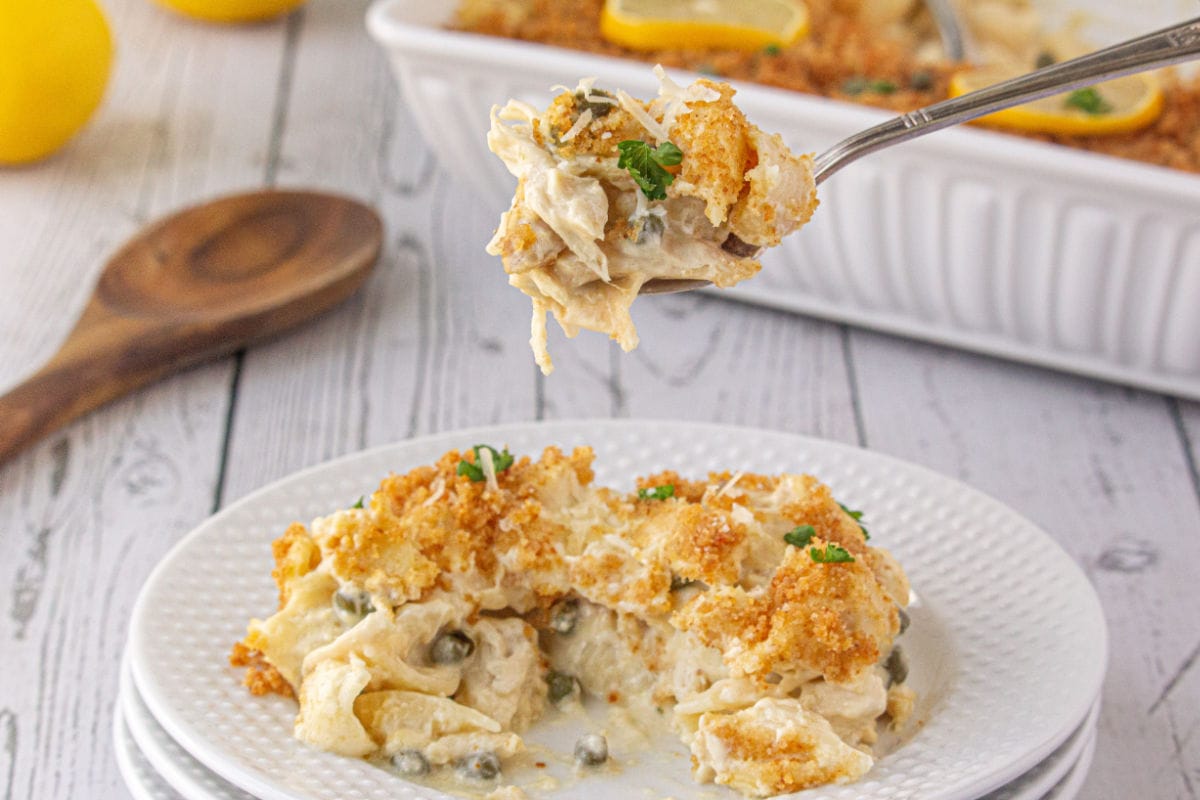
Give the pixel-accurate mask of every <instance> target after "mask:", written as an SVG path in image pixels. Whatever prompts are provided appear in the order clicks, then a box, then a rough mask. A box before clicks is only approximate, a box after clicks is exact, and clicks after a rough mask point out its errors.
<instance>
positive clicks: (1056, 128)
mask: <svg viewBox="0 0 1200 800" xmlns="http://www.w3.org/2000/svg"><path fill="white" fill-rule="evenodd" d="M1016 74H1017V73H1014V72H1011V71H1009V70H1004V69H1000V68H995V67H981V68H978V69H972V70H968V71H965V72H959V73H957V74H956V75H954V77H953V78H951V80H950V96H951V97H957V96H959V95H961V94H966V93H967V92H973V91H975V90H976V89H982V88H984V87H985V86H991V85H992V84H995V83H999V82H1000V81H1002V80H1007V79H1008V78H1011V77H1014V76H1015V75H1016ZM1162 106H1163V93H1162V87H1161V86H1159V82H1158V79H1157V78H1156V77H1155V76H1154V75H1153V74H1151V73H1143V74H1140V75H1127V76H1125V77H1124V78H1116V79H1114V80H1111V81H1105V82H1104V83H1098V84H1096V85H1095V86H1093V87H1089V88H1088V89H1081V90H1079V91H1076V92H1067V93H1066V94H1056V95H1052V96H1050V97H1044V98H1042V99H1041V100H1035V101H1034V102H1032V103H1026V104H1025V105H1023V106H1016V107H1015V108H1008V109H1005V110H1004V111H997V112H996V113H995V114H989V115H988V116H986V117H983V118H981V119H980V120H979V122H981V123H983V124H985V125H991V126H994V127H997V128H1007V129H1009V130H1018V131H1026V132H1028V133H1057V134H1063V135H1067V136H1105V135H1110V134H1116V133H1130V132H1132V131H1137V130H1141V129H1142V128H1145V127H1146V126H1147V125H1150V124H1151V123H1152V122H1154V120H1156V119H1158V115H1159V114H1160V113H1162Z"/></svg>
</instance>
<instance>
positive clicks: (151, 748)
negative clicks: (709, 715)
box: [116, 661, 1100, 800]
mask: <svg viewBox="0 0 1200 800" xmlns="http://www.w3.org/2000/svg"><path fill="white" fill-rule="evenodd" d="M1099 711H1100V701H1099V700H1097V701H1096V703H1095V704H1094V705H1093V706H1092V710H1091V711H1089V712H1088V715H1087V718H1086V719H1085V720H1084V721H1083V724H1082V725H1080V726H1079V727H1078V728H1076V729H1075V731H1074V732H1073V733H1072V734H1071V735H1070V737H1068V738H1067V740H1066V741H1065V742H1063V743H1062V744H1061V745H1059V746H1058V749H1057V750H1055V751H1054V752H1053V753H1051V754H1050V755H1049V756H1048V757H1047V758H1046V759H1045V760H1044V761H1042V762H1041V763H1039V764H1037V765H1036V766H1034V767H1033V769H1031V770H1029V771H1028V772H1026V773H1025V774H1023V775H1021V776H1020V777H1018V778H1017V779H1015V780H1014V781H1012V782H1011V783H1008V784H1005V785H1004V786H1003V787H1001V788H999V789H997V790H996V791H994V792H991V793H989V794H987V795H985V796H984V797H982V798H979V800H1039V799H1041V800H1045V798H1051V797H1053V798H1058V797H1059V795H1058V794H1057V792H1058V791H1059V787H1060V786H1062V785H1063V784H1064V782H1066V781H1067V780H1068V779H1069V778H1070V776H1071V774H1073V773H1074V772H1076V771H1077V770H1078V767H1079V762H1080V759H1081V757H1082V755H1083V754H1084V753H1085V752H1086V751H1087V750H1088V749H1089V748H1091V747H1094V740H1095V735H1096V719H1097V718H1098V717H1099ZM117 713H118V714H119V715H120V716H122V717H123V718H124V721H125V728H126V729H127V730H128V733H129V735H130V736H131V737H132V741H133V744H134V745H136V749H137V750H138V751H140V752H138V753H136V754H135V755H134V756H132V757H131V761H134V762H141V761H144V762H145V767H144V768H142V769H140V770H139V771H140V772H141V773H148V772H154V773H157V775H154V776H153V778H156V779H161V780H165V781H166V783H167V784H168V785H169V787H170V788H171V789H173V790H174V791H176V792H178V793H179V794H180V795H181V796H182V797H183V798H184V800H254V798H253V797H252V796H251V795H248V794H246V793H245V792H243V791H242V790H241V789H238V788H237V787H236V786H234V785H233V784H231V783H228V782H227V781H225V780H223V779H222V778H221V777H220V776H218V775H217V774H216V773H214V772H212V771H210V770H209V769H208V768H207V767H205V766H204V765H203V764H201V763H200V762H199V761H197V760H196V759H194V758H192V757H191V756H190V755H188V753H187V751H185V750H184V749H183V748H181V747H180V746H179V745H178V744H176V742H175V740H173V739H172V738H171V737H170V736H169V735H168V734H167V732H166V731H164V730H163V729H162V726H160V725H159V724H158V722H157V721H156V720H155V719H154V717H153V715H152V714H151V713H150V710H149V709H148V708H146V704H145V703H144V702H143V701H142V698H141V695H139V694H138V691H137V687H136V686H134V683H133V676H132V674H131V673H130V670H129V664H128V661H126V662H125V664H123V666H122V669H121V689H120V696H119V699H118V701H117ZM116 735H117V738H118V739H122V738H124V736H123V734H122V733H121V732H120V731H118V732H117V733H116ZM119 746H123V747H125V748H126V749H127V748H128V745H127V744H124V745H119ZM1089 760H1090V758H1089ZM147 768H148V769H147ZM146 779H147V780H150V778H149V777H147V778H146ZM1047 790H1049V793H1047Z"/></svg>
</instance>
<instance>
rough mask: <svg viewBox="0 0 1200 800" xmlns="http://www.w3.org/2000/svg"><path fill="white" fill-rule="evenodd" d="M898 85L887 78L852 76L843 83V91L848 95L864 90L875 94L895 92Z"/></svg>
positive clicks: (860, 92)
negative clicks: (876, 78)
mask: <svg viewBox="0 0 1200 800" xmlns="http://www.w3.org/2000/svg"><path fill="white" fill-rule="evenodd" d="M897 88H898V87H897V86H896V84H894V83H892V82H891V81H889V80H887V79H879V80H870V79H868V78H863V77H855V78H850V79H849V80H847V81H846V82H845V83H843V84H842V91H843V92H845V93H846V94H848V95H858V94H862V93H863V92H874V93H875V94H893V93H894V92H895V91H896V89H897Z"/></svg>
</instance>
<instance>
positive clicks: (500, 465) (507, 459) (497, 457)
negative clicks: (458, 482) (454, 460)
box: [458, 444, 513, 483]
mask: <svg viewBox="0 0 1200 800" xmlns="http://www.w3.org/2000/svg"><path fill="white" fill-rule="evenodd" d="M471 449H472V450H474V451H475V463H474V464H472V463H471V462H470V461H467V460H466V459H465V458H464V459H463V460H462V461H459V462H458V474H459V475H466V476H467V477H468V478H469V479H470V480H472V481H474V482H476V483H478V482H479V481H481V480H483V479H484V478H485V477H487V476H486V475H484V474H483V460H482V459H481V458H480V457H479V451H480V450H484V449H486V450H490V451H491V453H492V466H493V467H495V469H496V472H497V473H500V472H504V470H506V469H508V468H509V467H511V466H512V465H513V457H512V454H511V453H509V452H508V448H507V447H506V448H504V452H497V451H496V448H494V447H492V446H491V445H487V444H477V445H475V446H474V447H473V448H471Z"/></svg>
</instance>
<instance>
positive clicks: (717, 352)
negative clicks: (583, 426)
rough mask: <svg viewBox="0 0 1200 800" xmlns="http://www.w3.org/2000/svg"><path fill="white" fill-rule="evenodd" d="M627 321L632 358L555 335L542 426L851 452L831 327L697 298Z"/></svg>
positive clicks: (668, 302)
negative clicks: (622, 421)
mask: <svg viewBox="0 0 1200 800" xmlns="http://www.w3.org/2000/svg"><path fill="white" fill-rule="evenodd" d="M496 268H497V269H498V268H499V265H498V264H497V265H496ZM633 313H634V320H635V322H636V323H637V325H638V333H639V337H640V339H641V343H640V344H639V345H638V348H637V349H636V350H634V351H632V352H631V353H622V352H621V351H620V348H618V347H617V346H616V345H615V344H614V343H611V342H608V341H607V340H605V339H603V338H602V337H601V336H600V335H599V334H594V333H590V332H586V331H585V332H583V333H581V334H580V335H579V337H578V338H577V339H575V340H567V339H565V338H564V337H563V336H562V335H561V333H559V332H558V331H557V330H555V332H554V335H553V338H552V342H551V348H552V355H553V357H554V360H555V364H556V365H557V366H556V370H555V372H554V373H553V374H551V375H550V376H549V377H548V378H546V379H545V383H544V396H545V416H547V417H549V418H562V417H579V416H631V417H650V418H662V419H689V420H700V421H711V422H722V423H729V424H735V425H750V426H759V427H768V428H779V429H781V430H787V431H789V432H792V433H803V434H808V435H812V436H820V437H824V438H828V439H836V440H839V441H845V442H850V443H856V442H857V439H858V433H857V431H856V429H855V421H854V408H853V398H852V395H851V389H850V382H849V378H848V375H847V372H846V364H845V359H844V357H843V348H842V334H841V329H840V328H839V327H838V326H836V325H831V324H829V323H824V322H819V321H816V320H810V319H805V318H803V317H800V316H797V315H793V314H785V313H781V312H776V311H770V310H767V309H761V308H756V307H753V306H748V305H744V304H741V303H735V302H729V301H726V300H723V299H720V298H719V297H714V296H712V295H708V294H703V293H688V294H679V295H670V296H658V297H643V298H639V299H638V300H637V301H636V302H635V304H634V308H633ZM551 328H552V329H554V328H555V325H554V323H551Z"/></svg>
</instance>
